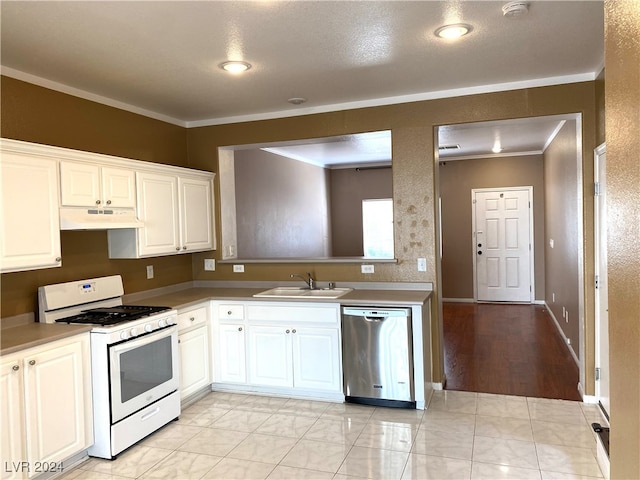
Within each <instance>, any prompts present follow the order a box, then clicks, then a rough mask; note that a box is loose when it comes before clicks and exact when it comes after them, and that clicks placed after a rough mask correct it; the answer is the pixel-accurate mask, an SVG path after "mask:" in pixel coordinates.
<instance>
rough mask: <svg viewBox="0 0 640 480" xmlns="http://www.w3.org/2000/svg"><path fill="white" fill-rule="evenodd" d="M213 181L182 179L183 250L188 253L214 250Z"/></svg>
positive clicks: (181, 225)
mask: <svg viewBox="0 0 640 480" xmlns="http://www.w3.org/2000/svg"><path fill="white" fill-rule="evenodd" d="M211 185H212V184H211V181H209V180H202V179H199V178H182V177H181V178H180V227H181V233H182V235H181V248H182V249H183V250H185V251H187V252H194V251H201V250H211V249H212V248H213V200H212V196H211Z"/></svg>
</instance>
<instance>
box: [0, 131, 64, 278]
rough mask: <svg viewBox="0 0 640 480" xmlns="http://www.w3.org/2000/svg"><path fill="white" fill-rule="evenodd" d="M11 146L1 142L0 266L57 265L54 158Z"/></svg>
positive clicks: (59, 262) (11, 269)
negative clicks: (0, 232) (0, 233)
mask: <svg viewBox="0 0 640 480" xmlns="http://www.w3.org/2000/svg"><path fill="white" fill-rule="evenodd" d="M12 145H13V144H12V143H10V142H7V141H3V143H2V152H1V159H0V167H1V169H0V177H1V180H0V181H1V185H0V189H1V194H0V226H1V230H2V235H0V269H1V271H2V272H17V271H21V270H35V269H40V268H51V267H59V266H61V265H62V259H61V249H60V220H59V212H58V164H57V161H56V160H54V159H51V158H46V157H41V156H38V155H36V154H30V153H28V152H27V151H24V150H25V149H23V148H20V149H13V147H12ZM20 150H23V151H20Z"/></svg>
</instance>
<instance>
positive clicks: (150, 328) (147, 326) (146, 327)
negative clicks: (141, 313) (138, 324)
mask: <svg viewBox="0 0 640 480" xmlns="http://www.w3.org/2000/svg"><path fill="white" fill-rule="evenodd" d="M152 330H153V327H152V326H151V324H150V323H147V324H146V325H145V326H144V331H145V332H150V331H152Z"/></svg>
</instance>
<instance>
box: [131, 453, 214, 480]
mask: <svg viewBox="0 0 640 480" xmlns="http://www.w3.org/2000/svg"><path fill="white" fill-rule="evenodd" d="M220 460H222V457H214V456H210V455H200V454H198V453H189V452H173V453H172V454H171V455H169V456H168V457H167V458H165V459H164V460H163V461H162V462H160V463H158V464H157V465H156V466H155V467H153V468H151V469H150V470H148V471H147V472H146V473H145V474H144V475H143V476H142V477H140V478H142V479H145V480H146V479H152V478H160V479H167V480H176V479H180V480H191V479H194V480H196V479H200V478H202V477H203V475H204V474H205V473H207V472H208V471H209V470H211V469H212V468H213V467H214V466H215V465H216V464H217V463H218V462H219V461H220Z"/></svg>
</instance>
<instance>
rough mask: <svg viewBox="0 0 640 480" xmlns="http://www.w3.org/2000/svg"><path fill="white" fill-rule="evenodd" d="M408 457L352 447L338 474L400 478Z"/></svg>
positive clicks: (395, 453)
mask: <svg viewBox="0 0 640 480" xmlns="http://www.w3.org/2000/svg"><path fill="white" fill-rule="evenodd" d="M408 457H409V454H408V453H406V452H394V451H393V450H380V449H377V448H364V447H353V448H352V449H351V451H349V453H348V455H347V458H345V459H344V462H343V463H342V466H341V467H340V470H338V473H341V474H345V475H354V476H357V477H365V478H374V479H395V478H401V476H402V472H403V470H404V467H405V465H406V463H407V459H408Z"/></svg>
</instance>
